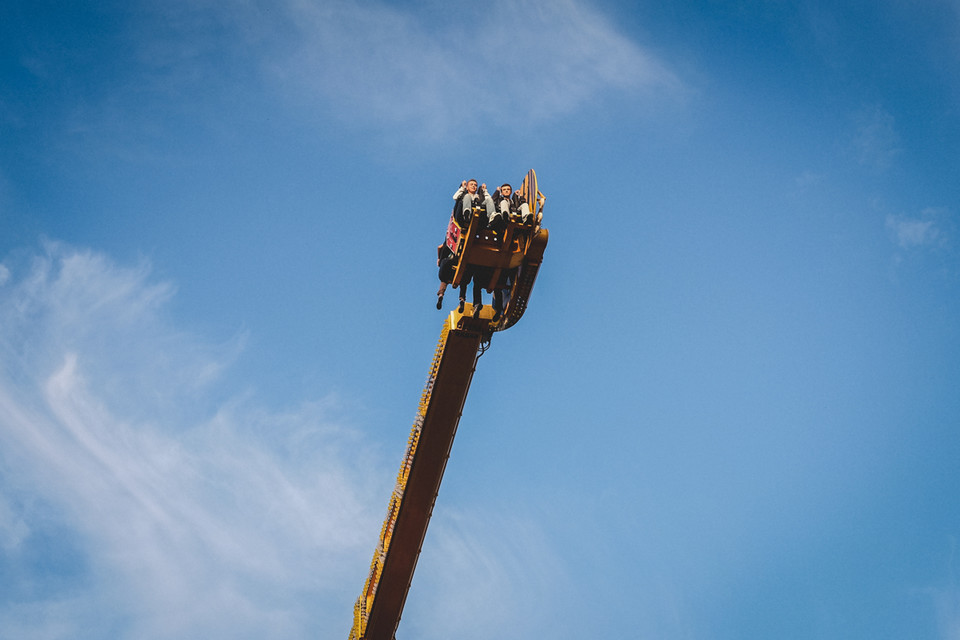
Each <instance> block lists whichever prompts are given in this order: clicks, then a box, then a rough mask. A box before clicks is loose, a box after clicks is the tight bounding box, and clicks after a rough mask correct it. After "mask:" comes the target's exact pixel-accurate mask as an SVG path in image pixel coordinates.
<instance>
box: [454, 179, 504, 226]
mask: <svg viewBox="0 0 960 640" xmlns="http://www.w3.org/2000/svg"><path fill="white" fill-rule="evenodd" d="M453 199H454V201H455V202H457V203H458V204H460V203H462V209H460V207H456V206H455V208H454V218H455V219H456V220H457V224H459V225H460V226H461V227H467V226H468V225H469V224H470V213H469V212H470V211H471V210H472V209H473V207H475V206H477V205H478V204H479V203H480V202H483V206H484V208H485V209H486V216H483V220H481V222H482V223H483V224H482V225H481V228H483V227H485V226H486V225H487V223H488V222H489V221H490V220H492V219H493V217H494V215H496V207H495V206H494V204H493V198H491V197H490V194H489V193H487V185H486V183H484V184H481V185H479V186H477V181H476V180H474V179H472V178H471V179H470V180H464V181H463V182H461V183H460V188H459V189H457V192H456V193H454V194H453ZM458 209H460V215H459V216H458V215H457V210H458Z"/></svg>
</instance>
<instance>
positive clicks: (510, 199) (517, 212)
mask: <svg viewBox="0 0 960 640" xmlns="http://www.w3.org/2000/svg"><path fill="white" fill-rule="evenodd" d="M493 199H494V202H495V204H496V205H497V209H498V210H499V211H500V212H501V213H503V214H504V215H505V216H507V215H509V216H510V217H511V218H514V219H519V222H520V223H521V224H530V223H531V222H533V214H532V213H530V205H529V204H527V199H526V198H525V197H524V196H523V194H522V193H520V192H519V191H514V190H513V187H511V186H510V185H509V184H506V183H504V184H502V185H500V188H499V189H497V192H496V193H495V194H494V196H493Z"/></svg>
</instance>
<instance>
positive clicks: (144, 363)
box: [0, 243, 562, 639]
mask: <svg viewBox="0 0 960 640" xmlns="http://www.w3.org/2000/svg"><path fill="white" fill-rule="evenodd" d="M2 271H3V273H5V274H8V275H7V276H6V278H5V281H4V282H3V283H2V285H0V568H2V569H3V573H4V576H5V578H4V581H3V586H2V587H0V637H17V638H27V639H29V638H72V637H86V638H146V639H154V638H157V639H159V638H183V637H230V638H299V637H316V636H317V634H318V633H319V635H320V636H322V637H328V636H330V635H334V636H336V635H338V634H339V635H346V633H347V631H348V630H349V625H350V620H351V611H352V604H353V600H354V598H356V596H357V595H358V594H359V592H360V589H361V587H362V585H363V579H364V578H365V571H366V567H367V565H368V563H369V560H370V557H371V554H372V552H373V546H374V544H375V539H376V533H377V531H379V526H380V519H381V518H382V516H383V510H384V508H385V506H386V497H387V494H388V491H389V488H388V486H387V485H388V484H389V482H390V480H391V479H392V472H393V470H394V467H393V463H394V462H396V461H384V460H382V459H380V457H379V455H378V454H377V448H376V447H375V446H371V445H370V443H368V442H365V441H364V439H363V437H362V435H361V433H360V432H358V431H356V430H353V429H351V428H348V427H344V426H342V425H341V424H339V423H338V420H336V419H334V418H331V415H332V414H335V413H336V405H337V400H336V398H326V399H321V400H319V401H304V402H303V403H302V404H301V405H300V406H298V407H295V408H293V409H291V410H288V411H286V412H280V413H278V412H270V411H266V410H263V409H261V408H259V407H257V406H256V403H255V402H254V401H253V400H252V399H251V397H250V394H249V393H236V394H229V393H228V394H226V397H225V399H217V397H216V396H217V394H215V393H213V389H214V388H215V387H216V386H217V385H218V384H220V383H219V381H218V378H219V372H221V371H222V370H223V369H225V368H227V367H229V364H230V361H231V360H232V359H233V358H236V357H238V354H237V353H236V352H237V351H239V350H240V349H241V348H242V345H239V346H238V345H235V344H228V347H224V346H222V345H214V346H210V345H206V344H205V343H204V342H203V341H202V340H200V339H199V338H197V337H191V336H190V335H189V334H187V333H186V332H183V331H181V330H177V329H176V328H175V327H173V326H172V325H171V323H170V320H169V318H168V317H167V316H166V315H165V311H164V310H165V308H166V306H167V305H168V303H169V301H170V300H171V298H172V296H173V295H174V293H175V289H174V287H172V286H171V285H169V284H167V283H159V284H158V283H156V282H154V281H153V279H152V277H151V275H150V269H149V266H148V265H145V264H140V265H138V266H135V267H123V266H118V265H117V264H115V263H114V262H113V261H111V260H110V259H108V258H107V257H105V256H104V255H102V254H99V253H95V252H91V251H79V250H76V249H73V248H70V247H68V246H66V245H62V244H57V243H48V244H47V245H46V247H45V252H43V253H42V254H39V255H34V256H31V257H29V258H28V259H26V260H21V261H18V262H17V264H10V265H9V266H8V265H3V268H2ZM228 342H229V341H228ZM183 405H187V406H188V409H187V410H184V409H183ZM435 520H436V521H435V522H434V525H433V527H432V529H431V533H432V538H431V539H432V540H433V541H434V542H433V544H434V547H433V552H432V553H431V554H430V556H429V558H427V559H426V560H425V562H424V563H423V566H422V567H421V570H420V572H419V573H418V577H420V580H419V581H418V584H420V585H422V586H421V587H420V589H419V591H418V597H420V598H421V599H422V600H421V601H426V602H433V601H436V600H438V599H439V600H444V599H446V600H447V601H449V603H450V606H457V602H459V603H460V606H461V607H464V608H465V607H466V604H465V600H464V599H469V601H470V605H471V607H473V608H474V609H476V610H478V611H484V610H492V609H493V608H498V607H499V608H500V610H501V613H500V616H499V617H498V618H497V619H498V620H500V621H501V622H504V620H503V618H507V619H508V620H507V621H506V622H504V624H505V626H508V627H510V626H515V625H516V624H520V623H521V622H522V621H523V620H525V619H527V618H529V614H527V613H524V612H523V611H513V610H509V607H504V604H505V603H508V602H509V601H510V597H512V596H516V595H517V594H518V592H522V591H526V590H528V588H529V589H530V590H532V591H535V592H544V591H549V590H550V588H552V587H551V585H553V586H555V583H556V582H557V578H558V577H559V576H561V575H562V571H561V570H560V569H559V567H558V565H557V562H556V560H555V559H554V554H553V553H552V552H550V551H549V549H547V548H546V546H545V545H544V544H543V541H542V533H541V532H540V530H539V528H538V527H537V526H536V525H535V524H533V523H531V522H529V519H528V518H520V519H517V518H516V517H513V516H510V515H509V514H506V515H503V514H490V513H487V514H480V515H476V514H474V515H470V516H457V515H456V514H454V515H453V517H451V514H449V513H446V512H443V511H441V512H440V513H438V514H437V517H436V518H435ZM476 531H482V532H484V535H483V536H481V537H478V534H477V533H476ZM504 540H509V541H510V543H509V544H504V542H503V541H504ZM451 569H452V570H453V571H454V573H455V578H457V579H458V578H459V576H462V575H471V576H475V577H476V579H475V580H474V581H473V582H472V583H471V585H472V586H471V588H470V589H468V590H465V589H462V588H461V589H452V588H451V587H450V579H451ZM511 594H512V596H511ZM410 617H411V619H413V620H415V619H416V616H415V609H411V616H410ZM432 617H433V616H432V615H425V616H424V618H425V619H427V620H429V619H431V618H432ZM509 619H512V620H513V622H510V621H509ZM411 624H415V623H411ZM423 631H424V635H425V637H444V633H445V632H444V630H443V629H428V628H424V629H423ZM437 634H439V635H437Z"/></svg>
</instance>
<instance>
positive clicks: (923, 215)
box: [886, 207, 950, 249]
mask: <svg viewBox="0 0 960 640" xmlns="http://www.w3.org/2000/svg"><path fill="white" fill-rule="evenodd" d="M949 222H950V220H949V212H948V211H947V210H946V209H944V208H942V207H927V208H925V209H923V210H922V211H920V213H919V214H917V215H892V214H891V215H888V216H887V218H886V226H887V231H889V232H890V234H891V236H892V237H893V239H894V241H895V242H896V243H897V246H898V247H900V248H901V249H913V248H919V247H937V246H942V245H943V244H944V243H945V242H946V241H947V233H948V231H947V227H948V226H949Z"/></svg>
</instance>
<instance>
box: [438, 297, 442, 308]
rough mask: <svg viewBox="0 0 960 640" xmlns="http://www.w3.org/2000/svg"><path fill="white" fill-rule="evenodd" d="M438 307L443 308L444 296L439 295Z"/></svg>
mask: <svg viewBox="0 0 960 640" xmlns="http://www.w3.org/2000/svg"><path fill="white" fill-rule="evenodd" d="M437 309H443V296H437Z"/></svg>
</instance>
